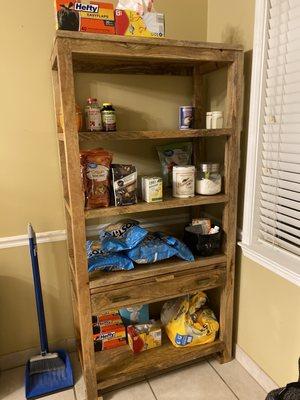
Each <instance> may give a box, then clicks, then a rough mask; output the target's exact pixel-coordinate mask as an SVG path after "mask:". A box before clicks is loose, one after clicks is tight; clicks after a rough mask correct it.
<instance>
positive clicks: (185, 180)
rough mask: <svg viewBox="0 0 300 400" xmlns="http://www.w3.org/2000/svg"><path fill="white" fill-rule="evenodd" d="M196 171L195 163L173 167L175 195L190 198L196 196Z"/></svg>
mask: <svg viewBox="0 0 300 400" xmlns="http://www.w3.org/2000/svg"><path fill="white" fill-rule="evenodd" d="M195 171H196V168H195V167H194V165H185V166H179V165H175V166H174V167H173V196H174V197H179V198H183V199H184V198H188V197H194V196H195Z"/></svg>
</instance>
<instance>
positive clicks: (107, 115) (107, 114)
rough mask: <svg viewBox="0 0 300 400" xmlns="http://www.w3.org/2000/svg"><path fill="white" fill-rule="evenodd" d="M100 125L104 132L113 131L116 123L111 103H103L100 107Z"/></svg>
mask: <svg viewBox="0 0 300 400" xmlns="http://www.w3.org/2000/svg"><path fill="white" fill-rule="evenodd" d="M101 118H102V127H103V130H104V131H105V132H111V131H115V130H116V129H117V124H116V111H115V109H114V108H113V106H112V104H111V103H103V105H102V108H101Z"/></svg>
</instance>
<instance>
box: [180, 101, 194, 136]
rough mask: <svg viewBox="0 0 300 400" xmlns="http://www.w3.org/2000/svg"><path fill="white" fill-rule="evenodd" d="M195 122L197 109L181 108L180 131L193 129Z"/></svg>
mask: <svg viewBox="0 0 300 400" xmlns="http://www.w3.org/2000/svg"><path fill="white" fill-rule="evenodd" d="M194 121H195V107H193V106H181V107H179V129H182V130H184V129H193V128H194Z"/></svg>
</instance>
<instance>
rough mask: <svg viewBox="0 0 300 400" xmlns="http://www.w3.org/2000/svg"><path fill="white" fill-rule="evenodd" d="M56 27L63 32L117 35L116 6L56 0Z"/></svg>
mask: <svg viewBox="0 0 300 400" xmlns="http://www.w3.org/2000/svg"><path fill="white" fill-rule="evenodd" d="M54 4H55V11H56V27H57V29H61V30H68V31H79V32H90V33H102V34H111V35H114V34H115V16H114V6H113V4H111V3H105V2H98V1H92V0H81V1H79V0H74V1H69V0H54Z"/></svg>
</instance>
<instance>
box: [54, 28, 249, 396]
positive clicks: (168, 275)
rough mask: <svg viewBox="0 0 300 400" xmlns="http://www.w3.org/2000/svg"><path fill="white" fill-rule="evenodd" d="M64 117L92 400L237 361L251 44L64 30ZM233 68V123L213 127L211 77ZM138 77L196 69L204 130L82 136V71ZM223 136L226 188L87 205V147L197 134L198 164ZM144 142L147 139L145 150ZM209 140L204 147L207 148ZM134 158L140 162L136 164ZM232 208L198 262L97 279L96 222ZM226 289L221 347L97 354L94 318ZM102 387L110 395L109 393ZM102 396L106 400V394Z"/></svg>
mask: <svg viewBox="0 0 300 400" xmlns="http://www.w3.org/2000/svg"><path fill="white" fill-rule="evenodd" d="M51 63H52V71H53V85H54V94H55V107H56V114H57V118H59V114H60V112H62V120H63V121H62V122H63V123H62V125H63V128H62V131H59V130H58V132H57V133H58V143H59V151H60V162H61V172H62V182H63V189H64V199H65V209H66V222H67V232H68V239H67V242H68V252H69V261H70V276H71V283H72V285H71V287H72V290H71V292H72V299H73V313H74V322H75V330H76V337H77V343H78V349H79V355H80V359H81V363H82V369H83V375H84V378H85V383H86V388H87V398H88V400H94V399H96V398H99V397H100V398H101V394H102V393H103V392H105V391H108V390H111V389H112V388H115V387H118V386H122V385H125V384H128V383H130V382H133V381H137V380H139V379H144V378H145V377H148V376H152V375H155V374H159V373H162V372H164V371H167V370H169V369H172V368H175V367H177V366H180V365H185V364H187V363H190V362H194V361H195V360H197V359H199V358H201V357H203V356H206V355H209V354H219V359H220V361H221V362H226V361H229V360H230V359H231V357H232V322H233V290H234V269H235V245H236V209H237V189H238V168H239V141H240V131H241V109H242V78H243V49H242V47H240V46H233V45H225V44H218V43H201V42H186V41H174V40H168V39H148V38H147V39H146V38H133V37H120V36H106V35H93V34H83V33H77V32H67V31H58V32H57V34H56V40H55V44H54V48H53V53H52V57H51ZM220 68H226V69H227V98H226V111H225V122H224V126H225V128H224V129H218V130H206V129H203V128H204V125H205V121H204V120H205V111H206V110H205V105H204V104H205V102H204V100H205V99H204V92H205V91H204V78H203V77H204V75H205V74H207V73H209V72H212V71H215V70H217V69H220ZM77 72H96V73H107V72H109V73H126V74H128V73H131V74H152V75H155V74H160V75H163V74H167V75H189V76H191V77H192V78H193V81H194V105H195V107H196V127H197V129H192V130H188V131H179V130H162V131H157V130H155V131H117V132H114V133H109V134H107V133H102V132H99V133H88V132H77V125H76V115H75V89H74V73H77ZM218 136H223V137H224V138H225V140H226V143H225V155H224V156H225V165H224V168H225V176H224V192H223V193H221V194H219V195H215V196H195V197H194V198H190V199H176V198H172V197H165V198H164V201H163V202H161V203H159V204H156V203H149V204H148V203H144V202H139V203H138V204H136V205H133V206H128V207H108V208H104V209H97V210H88V211H87V210H85V209H84V204H83V194H82V183H81V175H80V159H79V150H80V146H81V145H82V144H84V145H85V146H86V144H88V143H91V144H92V143H98V144H99V145H100V144H102V143H103V142H104V143H103V146H105V142H108V141H112V140H123V141H131V140H143V141H145V140H146V141H148V140H155V139H175V140H176V139H183V138H189V139H190V140H192V141H193V143H194V145H193V147H194V162H195V163H196V162H197V160H200V156H201V149H202V148H203V146H204V143H205V141H209V140H210V139H209V138H210V137H218ZM142 145H143V143H142V142H141V146H142ZM200 145H201V146H200ZM132 162H134V160H132ZM210 204H221V205H222V206H223V221H222V224H223V230H224V232H225V240H224V246H223V254H221V255H217V256H213V257H208V258H197V259H196V260H195V261H194V262H191V263H189V262H185V261H182V260H177V259H171V260H166V261H164V262H160V263H156V264H154V265H151V266H142V267H136V268H135V269H134V270H132V271H128V272H124V271H122V272H119V273H110V274H108V273H103V272H97V273H93V274H91V275H90V276H89V274H88V271H87V259H86V254H85V242H86V221H87V220H89V219H93V218H100V219H101V218H104V217H112V216H122V215H126V214H135V213H141V212H143V213H145V212H148V211H152V212H154V211H156V212H159V211H160V210H163V209H168V210H172V209H174V218H175V220H176V209H178V208H181V207H190V209H191V210H192V212H193V211H194V212H195V213H194V215H197V212H198V211H199V208H200V207H201V206H204V205H210ZM215 288H218V289H219V290H220V307H219V312H218V313H219V322H220V332H219V338H218V340H216V341H215V342H214V343H211V344H207V345H203V346H196V347H191V348H183V349H177V348H174V347H173V346H172V345H171V344H170V342H169V341H168V340H167V339H166V338H165V342H164V344H163V345H162V347H160V348H157V349H153V350H149V351H146V352H144V353H141V354H139V355H135V356H134V355H133V354H132V353H131V352H130V351H129V350H128V348H127V347H124V348H119V349H115V350H111V351H105V352H99V353H94V348H93V338H92V326H91V315H92V314H93V313H100V312H102V311H105V310H109V309H111V308H118V307H124V306H129V305H135V304H145V303H156V302H159V301H162V300H166V299H170V298H175V297H178V296H181V295H183V294H189V293H194V292H196V291H198V290H210V289H215ZM99 391H100V392H99ZM98 396H99V397H98Z"/></svg>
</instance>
